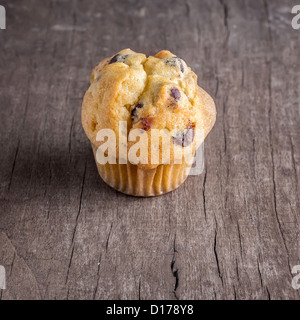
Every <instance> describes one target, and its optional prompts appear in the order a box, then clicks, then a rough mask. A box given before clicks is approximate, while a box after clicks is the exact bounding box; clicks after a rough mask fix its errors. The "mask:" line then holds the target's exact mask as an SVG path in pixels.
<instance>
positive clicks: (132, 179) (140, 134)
mask: <svg viewBox="0 0 300 320" xmlns="http://www.w3.org/2000/svg"><path fill="white" fill-rule="evenodd" d="M215 119H216V109H215V104H214V101H213V99H212V98H211V97H210V96H209V94H208V93H206V92H205V91H204V90H203V89H201V88H200V87H199V86H198V85H197V76H196V75H195V73H194V72H193V71H192V70H191V69H190V68H189V67H188V66H187V65H186V63H185V62H184V61H183V60H182V59H180V58H178V57H177V56H175V55H174V54H172V53H171V52H169V51H166V50H163V51H160V52H159V53H157V54H156V55H155V56H149V57H146V55H144V54H142V53H136V52H134V51H132V50H130V49H125V50H122V51H120V52H119V53H117V54H116V55H114V56H112V57H110V58H106V59H104V60H102V61H101V62H100V63H99V64H98V65H97V66H96V67H95V68H94V70H93V71H92V75H91V84H90V87H89V89H88V90H87V92H86V94H85V96H84V99H83V104H82V125H83V128H84V131H85V133H86V135H87V137H88V138H89V140H90V142H91V145H92V149H93V153H94V157H95V161H96V165H97V168H98V172H99V174H100V176H101V178H102V179H103V180H104V181H105V182H106V183H107V184H108V185H110V186H111V187H113V188H114V189H116V190H118V191H121V192H123V193H126V194H129V195H134V196H143V197H149V196H157V195H161V194H164V193H167V192H170V191H172V190H174V189H176V188H177V187H179V186H180V185H181V184H182V183H183V182H184V181H185V179H186V178H187V176H188V174H189V170H190V168H191V166H192V163H193V157H194V154H195V152H196V150H197V148H198V147H199V146H200V144H201V143H202V142H203V141H204V139H205V137H206V136H207V134H208V133H209V131H210V130H211V129H212V127H213V125H214V123H215Z"/></svg>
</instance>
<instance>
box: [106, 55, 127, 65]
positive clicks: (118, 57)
mask: <svg viewBox="0 0 300 320" xmlns="http://www.w3.org/2000/svg"><path fill="white" fill-rule="evenodd" d="M127 57H128V55H127V54H126V55H121V54H119V53H117V54H116V55H115V56H113V57H112V58H111V60H110V62H109V64H111V63H115V62H124V61H125V59H126V58H127Z"/></svg>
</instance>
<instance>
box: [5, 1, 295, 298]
mask: <svg viewBox="0 0 300 320" xmlns="http://www.w3.org/2000/svg"><path fill="white" fill-rule="evenodd" d="M2 4H3V5H4V6H5V7H6V10H7V29H6V30H0V41H1V51H0V66H1V78H0V88H1V89H0V103H1V108H0V112H1V114H0V116H1V119H2V122H1V126H0V137H1V138H0V139H1V140H0V141H1V153H0V173H1V189H0V203H1V212H0V265H3V266H4V267H5V269H6V273H7V289H6V290H0V299H3V300H5V299H299V293H300V290H294V289H293V288H292V286H291V281H292V277H293V275H292V273H291V269H292V267H293V266H294V265H297V264H300V245H299V243H300V242H299V241H300V234H299V223H300V219H299V210H300V202H299V196H300V195H299V188H300V186H299V177H300V126H299V120H300V119H299V110H300V109H299V105H300V94H299V92H300V77H299V68H300V50H299V49H300V31H299V30H298V31H297V30H293V29H292V28H291V24H290V21H291V18H292V15H291V13H290V12H291V8H292V6H293V5H294V1H282V0H275V1H260V0H256V1H253V0H252V1H250V0H248V1H236V0H230V1H228V0H227V1H226V0H221V1H211V0H210V1H209V0H206V1H197V0H186V1H174V0H172V1H171V0H167V1H160V0H155V1H104V0H103V1H96V0H89V1H76V0H74V1H71V0H65V1H55V0H53V1H50V0H49V1H37V0H28V1H26V2H25V1H20V0H18V1H13V3H12V1H2ZM127 47H130V48H132V49H133V50H136V51H140V52H145V53H147V54H153V53H155V52H157V51H159V50H161V49H169V50H171V51H173V52H174V53H176V54H177V55H178V56H180V57H182V58H184V59H185V60H186V61H187V63H188V64H189V65H190V66H191V67H192V68H193V69H194V70H195V72H196V73H197V74H198V79H199V81H198V82H199V84H200V85H201V86H202V87H203V88H204V89H205V90H207V91H208V92H210V93H211V94H212V96H213V97H214V98H215V101H216V105H217V111H218V115H217V122H216V125H215V127H214V129H213V130H212V132H211V133H210V134H209V136H208V138H207V140H206V141H205V161H206V165H205V171H204V173H203V174H202V175H200V176H193V177H189V179H188V180H187V182H186V183H185V184H184V185H183V186H182V187H181V188H179V189H178V190H176V191H174V192H172V193H170V194H167V195H164V196H162V197H157V198H151V199H139V198H133V197H128V196H125V195H123V194H120V193H118V192H116V191H114V190H112V189H111V188H109V187H108V186H106V185H105V184H104V183H103V182H102V181H101V179H100V178H99V176H98V174H97V170H96V167H95V164H94V160H93V156H92V152H91V148H90V145H89V143H88V140H87V138H86V137H85V135H84V133H83V130H82V128H81V123H80V111H81V110H80V109H81V100H82V97H83V94H84V91H85V90H86V89H87V87H88V81H89V76H90V72H91V69H92V67H93V66H94V65H95V64H96V63H97V62H98V61H99V60H101V59H102V58H104V57H106V56H109V55H112V54H113V53H115V52H117V51H119V50H120V49H123V48H127Z"/></svg>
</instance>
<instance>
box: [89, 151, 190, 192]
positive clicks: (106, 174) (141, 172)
mask: <svg viewBox="0 0 300 320" xmlns="http://www.w3.org/2000/svg"><path fill="white" fill-rule="evenodd" d="M92 148H93V153H94V158H95V162H96V165H97V169H98V172H99V175H100V177H101V178H102V180H103V181H104V182H105V183H106V184H108V185H109V186H111V187H112V188H114V189H116V190H118V191H120V192H122V193H125V194H128V195H132V196H136V197H154V196H159V195H162V194H165V193H168V192H170V191H173V190H175V189H176V188H178V187H179V186H180V185H181V184H182V183H183V182H184V181H185V180H186V178H187V176H188V173H189V170H190V169H191V165H188V164H187V163H185V162H183V163H182V164H162V165H159V166H158V167H157V168H155V169H148V170H145V169H141V168H140V167H138V166H137V165H133V164H131V163H127V164H110V163H106V164H104V165H102V164H99V163H98V162H97V160H96V151H97V150H96V147H94V146H93V145H92Z"/></svg>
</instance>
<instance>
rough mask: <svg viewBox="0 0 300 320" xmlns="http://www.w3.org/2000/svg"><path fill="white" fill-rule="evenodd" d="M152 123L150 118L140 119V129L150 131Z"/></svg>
mask: <svg viewBox="0 0 300 320" xmlns="http://www.w3.org/2000/svg"><path fill="white" fill-rule="evenodd" d="M152 123H153V118H152V117H151V116H149V115H148V116H147V117H146V118H141V124H142V129H144V130H145V131H148V130H150V129H151V125H152Z"/></svg>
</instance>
